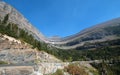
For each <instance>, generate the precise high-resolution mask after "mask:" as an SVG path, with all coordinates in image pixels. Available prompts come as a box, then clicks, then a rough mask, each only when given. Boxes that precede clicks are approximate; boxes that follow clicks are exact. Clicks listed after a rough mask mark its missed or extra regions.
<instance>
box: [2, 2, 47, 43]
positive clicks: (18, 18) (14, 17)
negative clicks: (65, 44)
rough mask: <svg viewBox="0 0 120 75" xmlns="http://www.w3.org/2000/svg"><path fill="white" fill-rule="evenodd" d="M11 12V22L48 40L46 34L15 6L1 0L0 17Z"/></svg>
mask: <svg viewBox="0 0 120 75" xmlns="http://www.w3.org/2000/svg"><path fill="white" fill-rule="evenodd" d="M6 14H9V22H12V23H15V24H18V27H19V28H22V29H24V30H26V31H27V32H29V33H30V34H32V35H33V36H34V37H35V38H36V39H38V40H40V41H44V42H47V40H46V38H45V36H44V35H43V34H42V33H41V32H39V31H38V30H37V29H36V28H35V27H33V25H32V24H31V23H30V22H29V21H28V20H27V19H26V18H25V17H24V16H23V15H22V14H20V13H19V12H18V11H17V10H16V9H15V8H13V7H12V6H10V5H9V4H7V3H5V2H3V1H0V19H1V20H2V19H4V17H5V15H6Z"/></svg>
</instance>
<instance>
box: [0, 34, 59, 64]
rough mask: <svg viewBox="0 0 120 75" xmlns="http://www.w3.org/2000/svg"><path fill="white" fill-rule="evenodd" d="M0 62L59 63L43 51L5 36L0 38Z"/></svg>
mask: <svg viewBox="0 0 120 75" xmlns="http://www.w3.org/2000/svg"><path fill="white" fill-rule="evenodd" d="M0 61H5V62H7V63H9V64H16V63H17V64H18V63H36V62H61V61H60V60H58V59H57V58H55V57H54V56H52V55H50V54H48V53H46V52H44V51H38V50H37V49H32V46H31V45H29V44H27V43H25V42H21V41H20V40H16V39H15V38H12V37H9V36H7V35H1V36H0Z"/></svg>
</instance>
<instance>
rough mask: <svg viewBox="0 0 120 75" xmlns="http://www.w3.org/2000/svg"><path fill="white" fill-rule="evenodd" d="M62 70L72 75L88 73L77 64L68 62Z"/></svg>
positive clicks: (86, 74)
mask: <svg viewBox="0 0 120 75" xmlns="http://www.w3.org/2000/svg"><path fill="white" fill-rule="evenodd" d="M64 70H65V71H66V72H68V73H69V74H72V75H88V73H86V72H85V70H84V69H83V68H81V67H80V66H78V64H70V65H68V66H67V67H65V69H64Z"/></svg>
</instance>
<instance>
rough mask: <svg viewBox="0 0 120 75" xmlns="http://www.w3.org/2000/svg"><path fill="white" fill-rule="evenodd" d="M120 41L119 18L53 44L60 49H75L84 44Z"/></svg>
mask: <svg viewBox="0 0 120 75" xmlns="http://www.w3.org/2000/svg"><path fill="white" fill-rule="evenodd" d="M115 39H120V18H117V19H113V20H110V21H107V22H105V23H102V24H98V25H95V26H93V27H91V28H87V29H85V30H83V31H81V32H79V33H77V34H75V35H71V36H68V37H65V38H62V39H61V40H60V41H58V42H54V44H55V46H56V47H58V48H61V49H75V48H77V47H79V46H83V45H85V44H86V43H95V42H104V41H108V40H109V41H110V40H115Z"/></svg>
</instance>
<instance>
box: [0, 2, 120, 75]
mask: <svg viewBox="0 0 120 75" xmlns="http://www.w3.org/2000/svg"><path fill="white" fill-rule="evenodd" d="M119 62H120V18H117V19H113V20H110V21H108V22H105V23H102V24H99V25H96V26H93V27H91V28H88V29H85V30H83V31H81V32H79V33H77V34H75V35H71V36H68V37H65V38H60V37H58V36H54V37H51V38H47V37H45V36H44V35H43V34H42V33H41V32H39V31H38V30H37V29H36V28H35V27H34V26H32V25H31V24H30V23H29V21H27V20H26V19H25V18H24V17H23V15H21V14H20V13H19V12H18V11H17V10H16V9H14V8H13V7H12V6H10V5H8V4H7V3H5V2H3V1H0V75H81V74H82V75H101V74H103V75H110V74H111V75H118V74H119V73H120V69H119V66H120V64H119ZM94 67H95V68H96V69H95V68H94ZM13 71H14V72H13Z"/></svg>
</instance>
